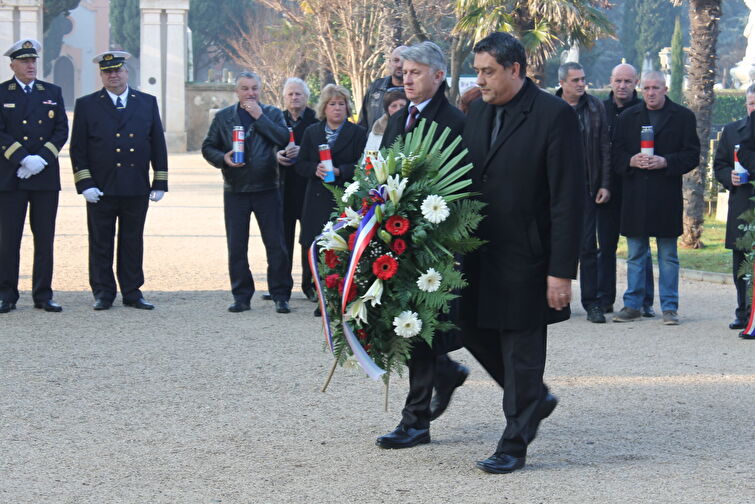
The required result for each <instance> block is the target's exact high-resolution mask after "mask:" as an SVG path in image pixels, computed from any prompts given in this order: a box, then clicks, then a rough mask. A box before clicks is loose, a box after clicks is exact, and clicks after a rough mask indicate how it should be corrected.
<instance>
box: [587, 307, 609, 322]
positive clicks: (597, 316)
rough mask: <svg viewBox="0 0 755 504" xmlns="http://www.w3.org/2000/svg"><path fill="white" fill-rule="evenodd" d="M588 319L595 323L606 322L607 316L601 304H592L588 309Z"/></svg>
mask: <svg viewBox="0 0 755 504" xmlns="http://www.w3.org/2000/svg"><path fill="white" fill-rule="evenodd" d="M587 320H588V321H590V322H592V323H593V324H605V323H606V316H605V315H603V309H602V308H601V307H600V306H591V307H590V309H589V310H587Z"/></svg>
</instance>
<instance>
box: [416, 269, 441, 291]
mask: <svg viewBox="0 0 755 504" xmlns="http://www.w3.org/2000/svg"><path fill="white" fill-rule="evenodd" d="M441 280H443V277H442V276H441V274H440V273H438V272H437V271H435V269H433V268H430V269H428V270H427V273H423V274H422V275H420V276H419V279H417V287H419V290H422V291H425V292H435V291H437V290H438V289H440V282H441Z"/></svg>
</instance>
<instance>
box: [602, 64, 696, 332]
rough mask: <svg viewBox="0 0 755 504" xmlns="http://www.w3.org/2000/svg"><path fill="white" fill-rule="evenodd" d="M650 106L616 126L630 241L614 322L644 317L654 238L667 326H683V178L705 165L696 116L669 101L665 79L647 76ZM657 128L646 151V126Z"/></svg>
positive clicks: (624, 228) (615, 157)
mask: <svg viewBox="0 0 755 504" xmlns="http://www.w3.org/2000/svg"><path fill="white" fill-rule="evenodd" d="M641 85H642V96H643V99H644V103H640V104H638V105H635V106H634V107H632V108H630V109H629V110H627V111H626V112H624V113H623V114H621V116H619V119H618V121H617V122H616V129H615V131H614V137H613V146H612V153H611V157H612V165H613V169H614V171H615V172H616V173H617V174H619V175H620V176H621V177H622V184H623V190H624V194H623V198H624V199H623V201H622V207H621V234H622V235H624V236H626V237H627V247H628V256H627V290H626V292H624V307H623V308H622V309H621V311H620V312H619V313H617V314H616V315H615V316H614V318H613V320H614V322H630V321H633V320H638V319H639V318H640V317H641V316H642V312H641V311H640V310H641V308H642V302H643V298H644V297H645V277H646V275H647V266H646V265H647V254H648V250H649V247H650V245H649V239H650V237H655V241H656V244H657V246H658V269H659V272H660V275H659V276H660V278H659V282H658V290H659V294H660V298H661V310H663V323H664V324H666V325H678V324H679V316H678V313H677V311H678V307H679V258H678V256H677V250H676V241H677V238H678V237H679V236H680V235H681V234H682V211H683V201H682V176H683V175H684V174H685V173H687V172H689V171H692V170H693V169H695V167H696V166H697V165H698V164H699V162H700V141H699V139H698V137H697V127H696V124H697V122H696V120H695V115H694V114H693V113H692V111H690V110H689V109H687V108H685V107H682V106H681V105H678V104H676V103H674V102H672V101H671V100H670V99H668V97H667V96H666V92H667V91H668V88H667V87H666V81H665V76H664V75H663V74H662V73H661V72H647V73H645V74H644V75H643V76H642V83H641ZM647 126H651V127H652V131H653V134H654V143H655V145H654V147H652V149H653V151H652V152H651V151H649V150H648V151H646V149H649V148H651V147H650V146H646V147H644V148H641V144H640V134H641V131H642V129H643V127H647Z"/></svg>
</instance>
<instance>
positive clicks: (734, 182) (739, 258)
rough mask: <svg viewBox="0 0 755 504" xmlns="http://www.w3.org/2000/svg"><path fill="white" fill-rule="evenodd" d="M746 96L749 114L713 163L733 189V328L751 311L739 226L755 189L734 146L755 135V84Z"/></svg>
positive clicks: (724, 137) (732, 127)
mask: <svg viewBox="0 0 755 504" xmlns="http://www.w3.org/2000/svg"><path fill="white" fill-rule="evenodd" d="M746 99H747V104H746V105H747V115H748V117H745V118H743V119H740V120H739V121H734V122H732V123H729V124H727V125H726V126H724V129H723V133H722V134H721V140H720V141H719V142H718V148H717V149H716V158H715V161H714V164H713V170H714V171H715V174H716V179H717V180H718V181H719V182H721V185H723V186H724V187H725V188H726V189H727V190H728V191H729V210H728V213H727V216H726V241H725V246H726V248H727V249H731V252H732V273H733V275H734V286H735V287H736V289H737V308H736V310H734V321H733V322H731V323H730V324H729V329H744V328H745V326H746V325H747V318H748V316H749V314H750V303H749V302H748V299H747V280H745V279H744V278H743V277H740V276H739V275H738V271H739V267H740V265H741V264H742V262H743V261H744V260H745V255H746V254H747V252H748V249H740V248H738V247H737V243H736V242H737V239H738V238H740V237H741V236H742V235H743V234H744V232H743V231H742V230H741V229H739V226H740V225H742V224H746V223H745V222H744V221H742V220H740V219H739V216H740V215H742V213H743V212H744V211H746V210H748V209H750V208H752V206H753V203H752V202H751V201H750V198H752V197H753V191H752V184H748V183H743V182H742V181H741V179H740V176H739V175H738V174H737V173H734V146H735V145H741V144H744V143H745V141H746V140H747V139H748V138H749V137H750V135H751V134H752V124H751V122H750V117H749V115H750V114H751V113H752V112H753V111H755V84H752V85H750V87H749V88H747V93H746ZM750 177H753V178H755V170H752V174H751V175H750Z"/></svg>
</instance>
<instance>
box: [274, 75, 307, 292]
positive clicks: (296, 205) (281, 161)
mask: <svg viewBox="0 0 755 504" xmlns="http://www.w3.org/2000/svg"><path fill="white" fill-rule="evenodd" d="M308 101H309V86H307V83H306V82H304V81H303V80H301V79H299V78H298V77H291V78H289V79H287V80H286V82H285V84H284V85H283V103H284V105H285V110H284V111H283V118H284V119H285V120H286V126H288V127H289V128H290V129H291V131H292V132H293V134H294V143H293V144H291V143H290V142H289V145H287V146H286V148H285V149H282V150H279V151H278V152H277V153H276V155H277V159H278V165H279V168H280V170H281V172H282V174H281V181H282V183H283V236H284V240H285V242H286V250H287V251H288V257H289V268H288V270H289V271H291V268H292V267H293V263H294V256H295V255H296V254H295V253H294V248H295V244H296V236H295V235H296V221H299V224H300V226H301V218H302V207H303V205H304V192H305V190H306V188H307V179H306V178H305V177H302V176H301V175H299V174H298V173H296V170H295V169H294V167H293V165H294V163H295V162H296V159H297V157H298V156H299V150H300V149H299V148H300V146H301V141H302V138H303V137H304V130H305V129H307V127H309V126H310V125H312V124H314V123H316V122H317V118H316V117H315V111H314V110H312V109H311V108H309V107H308V106H307V102H308ZM300 232H301V231H300ZM307 252H308V247H306V246H302V247H301V252H300V254H299V256H300V260H301V289H302V292H304V295H305V296H307V299H309V300H310V301H312V302H317V294H315V289H314V286H313V284H312V272H310V271H309V260H308V259H307Z"/></svg>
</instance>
